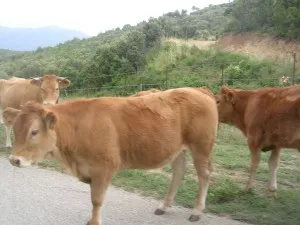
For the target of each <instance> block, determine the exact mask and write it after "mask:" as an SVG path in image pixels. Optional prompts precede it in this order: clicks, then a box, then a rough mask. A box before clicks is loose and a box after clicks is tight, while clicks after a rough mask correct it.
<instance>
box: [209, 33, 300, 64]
mask: <svg viewBox="0 0 300 225" xmlns="http://www.w3.org/2000/svg"><path fill="white" fill-rule="evenodd" d="M214 46H215V47H216V48H217V49H220V50H224V51H231V52H237V53H242V54H246V55H249V56H253V57H255V58H257V59H259V60H262V59H271V60H280V61H285V62H292V60H293V53H294V52H295V53H296V54H297V62H298V63H299V62H300V41H289V40H283V39H279V38H274V37H270V36H265V35H258V34H253V33H245V34H236V35H233V34H229V35H226V36H224V37H222V38H221V39H219V40H218V41H217V42H216V43H215V44H214Z"/></svg>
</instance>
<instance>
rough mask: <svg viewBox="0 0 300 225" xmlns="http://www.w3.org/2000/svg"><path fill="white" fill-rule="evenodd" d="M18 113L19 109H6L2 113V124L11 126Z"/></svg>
mask: <svg viewBox="0 0 300 225" xmlns="http://www.w3.org/2000/svg"><path fill="white" fill-rule="evenodd" d="M20 112H21V110H19V109H14V108H11V107H7V108H6V109H5V110H4V111H3V113H2V116H3V120H4V123H6V124H7V125H12V124H13V123H14V121H15V119H16V118H17V116H18V115H19V113H20Z"/></svg>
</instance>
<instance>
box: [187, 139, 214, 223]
mask: <svg viewBox="0 0 300 225" xmlns="http://www.w3.org/2000/svg"><path fill="white" fill-rule="evenodd" d="M211 149H212V145H211V144H209V145H207V146H205V145H203V146H201V149H200V150H198V151H194V150H193V152H192V154H193V161H194V165H195V168H196V171H197V175H198V180H199V186H200V188H199V193H198V197H197V201H196V205H195V208H194V210H193V212H192V214H191V216H190V217H189V221H191V222H194V221H197V220H199V219H200V216H201V214H202V213H203V211H204V209H205V204H206V196H207V191H208V187H209V182H210V176H211V173H212V162H211V156H210V155H211V154H210V152H211Z"/></svg>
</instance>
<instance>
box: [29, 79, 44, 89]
mask: <svg viewBox="0 0 300 225" xmlns="http://www.w3.org/2000/svg"><path fill="white" fill-rule="evenodd" d="M31 79H32V80H31V81H30V84H32V85H36V86H39V87H40V86H41V84H42V81H43V80H42V78H40V77H34V78H31Z"/></svg>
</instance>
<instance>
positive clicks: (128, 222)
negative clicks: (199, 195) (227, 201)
mask: <svg viewBox="0 0 300 225" xmlns="http://www.w3.org/2000/svg"><path fill="white" fill-rule="evenodd" d="M0 193H1V195H0V196H1V197H0V224H1V225H71V224H72V225H84V224H85V223H86V222H87V220H88V218H89V216H90V210H91V203H90V190H89V186H88V185H86V184H83V183H80V182H78V181H77V180H76V179H75V178H73V177H71V176H69V175H65V174H61V173H58V172H55V171H49V170H45V169H39V168H23V169H20V168H15V167H12V166H11V165H10V164H9V162H8V160H7V159H5V158H1V157H0ZM159 203H160V202H158V201H156V200H154V199H151V198H145V197H141V196H138V195H136V194H133V193H129V192H126V191H123V190H120V189H117V188H114V187H110V188H109V190H108V192H107V195H106V199H105V203H104V207H103V210H102V222H103V225H150V224H152V225H204V224H205V225H245V223H240V222H237V221H232V220H229V219H226V218H220V217H216V216H212V215H208V214H206V215H205V216H203V217H202V219H201V220H200V221H197V222H195V223H191V222H189V221H188V220H187V218H188V216H189V215H190V212H191V211H190V210H188V209H184V208H180V207H173V208H172V209H171V210H170V211H169V213H167V214H165V215H163V216H156V215H154V214H153V212H154V210H155V209H156V207H157V206H158V205H159Z"/></svg>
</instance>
